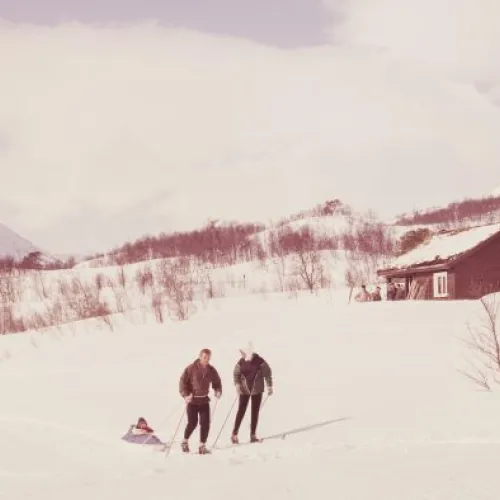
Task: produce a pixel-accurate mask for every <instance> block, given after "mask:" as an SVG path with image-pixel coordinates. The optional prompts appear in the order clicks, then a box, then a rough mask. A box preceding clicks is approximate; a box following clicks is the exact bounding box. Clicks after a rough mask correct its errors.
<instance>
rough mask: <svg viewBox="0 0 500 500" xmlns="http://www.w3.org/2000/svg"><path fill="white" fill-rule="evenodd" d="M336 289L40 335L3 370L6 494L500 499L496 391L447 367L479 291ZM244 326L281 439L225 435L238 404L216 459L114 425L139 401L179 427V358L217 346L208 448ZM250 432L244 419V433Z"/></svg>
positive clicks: (0, 423) (461, 357)
mask: <svg viewBox="0 0 500 500" xmlns="http://www.w3.org/2000/svg"><path fill="white" fill-rule="evenodd" d="M346 293H347V292H346ZM346 293H345V294H342V296H341V297H339V298H338V299H337V298H336V297H335V296H333V298H331V299H329V300H322V299H321V298H318V299H315V298H311V297H306V296H304V297H303V298H301V299H300V300H282V299H281V298H270V299H268V301H267V302H263V301H255V300H254V301H250V300H246V299H244V298H242V299H234V300H232V301H227V302H226V303H224V302H219V303H218V304H217V307H216V308H215V309H210V308H208V309H207V310H206V311H205V312H203V313H200V314H199V315H198V316H196V317H194V318H193V320H191V321H189V322H188V323H184V324H179V325H175V324H166V325H162V326H158V325H156V324H151V325H137V326H130V327H127V328H123V329H122V330H121V331H120V332H119V333H118V334H117V333H110V332H106V331H99V332H86V331H82V332H79V333H77V334H76V335H71V336H68V337H65V338H62V339H60V340H61V341H60V342H52V341H51V339H50V335H49V334H45V336H43V338H42V337H41V338H40V339H38V341H37V346H38V347H37V348H33V349H31V350H30V349H24V350H23V349H19V350H18V351H16V354H15V355H13V356H12V358H11V359H10V360H9V361H8V362H5V363H3V364H2V370H1V372H0V393H1V394H2V408H1V409H0V437H1V439H2V447H1V449H0V497H1V498H6V499H9V500H17V499H19V500H30V499H33V500H60V499H61V500H62V499H64V500H67V499H68V498H71V500H88V499H90V498H95V499H99V500H112V499H113V500H114V499H120V500H132V499H133V500H137V499H138V498H147V499H148V500H156V499H158V500H159V499H164V498H182V499H183V500H184V499H185V500H191V499H193V500H194V499H195V498H196V499H198V498H199V497H200V496H207V495H208V496H210V497H212V496H213V497H216V498H218V499H223V500H225V499H230V498H234V496H235V495H237V496H238V499H239V500H247V499H248V500H250V499H252V500H254V499H255V498H256V497H262V498H273V500H284V499H304V500H306V499H307V498H310V497H315V498H316V497H318V498H319V497H324V496H325V495H326V496H328V497H330V496H331V497H334V498H339V499H342V500H344V499H345V500H392V499H394V500H422V499H430V500H457V499H458V500H493V499H496V498H497V496H498V490H499V489H500V478H499V477H498V473H497V472H498V465H497V464H498V459H499V457H500V427H499V426H498V424H497V422H498V415H499V414H500V400H499V397H498V395H496V394H495V393H484V392H480V391H479V390H477V389H476V388H475V387H474V386H473V385H472V384H471V383H470V382H469V381H468V380H466V379H465V377H463V376H461V375H460V374H459V373H458V372H457V369H459V368H461V367H463V366H464V364H465V363H466V362H467V354H468V353H467V351H464V349H463V345H462V344H461V343H460V338H461V337H462V335H464V334H465V329H466V327H465V323H466V320H470V319H471V318H473V317H474V316H475V315H476V313H477V311H478V309H477V308H476V306H475V305H474V304H473V303H453V304H451V303H446V304H443V303H439V304H438V303H416V302H414V303H392V304H391V303H382V304H353V305H351V306H347V305H346V304H345V302H346V301H345V296H344V295H346ZM16 337H17V339H14V340H12V342H15V343H16V345H17V344H19V343H20V342H21V340H20V337H19V336H16ZM249 339H252V340H253V341H254V344H255V346H256V349H257V351H259V352H260V354H262V355H263V356H264V357H265V358H266V359H268V360H269V362H270V363H271V365H272V367H273V370H274V378H275V394H274V395H273V396H272V398H270V400H269V402H268V403H266V406H265V407H264V408H263V410H262V418H261V422H260V426H259V432H260V435H261V436H263V437H264V438H265V437H266V436H273V435H275V434H278V433H281V432H287V433H288V435H287V436H286V438H285V439H279V438H277V439H269V440H268V441H264V442H263V443H255V444H248V445H247V444H243V445H241V446H234V447H231V446H228V440H229V434H230V427H231V425H232V421H233V418H234V412H233V414H232V416H231V417H230V418H229V420H228V424H227V427H226V429H225V430H224V432H223V433H222V436H221V439H220V441H219V443H218V446H220V447H221V449H215V450H214V452H213V454H212V455H211V456H208V457H204V456H203V457H202V456H196V455H191V454H190V455H187V456H186V455H184V454H182V453H181V451H180V449H179V440H180V435H179V434H178V435H177V436H176V439H175V441H174V446H173V448H172V450H171V453H170V455H169V456H168V457H167V458H165V453H162V452H158V451H153V450H152V449H149V448H147V447H146V446H144V447H140V446H135V445H130V444H127V443H123V442H122V441H121V440H120V438H121V436H122V435H123V434H124V433H125V432H126V430H127V428H128V425H129V424H130V423H132V422H134V421H135V420H136V419H137V417H138V416H144V417H146V418H147V419H148V420H149V422H150V423H151V425H152V426H153V427H154V428H155V429H156V430H157V432H158V435H159V437H160V438H161V439H163V440H164V441H170V440H171V439H172V436H173V432H174V429H175V427H176V425H177V423H178V421H179V417H180V415H181V411H182V401H180V398H179V396H178V392H177V391H178V378H179V375H180V372H181V370H182V369H183V368H184V366H185V365H186V364H188V363H189V362H191V361H192V360H193V359H194V357H195V356H196V353H197V351H198V350H199V349H200V348H201V347H205V346H210V347H212V348H213V351H214V358H213V363H214V365H215V366H216V367H217V369H218V370H219V373H220V374H221V377H222V379H223V383H224V395H223V398H222V399H221V402H220V403H219V407H218V410H217V413H216V415H215V418H214V421H213V424H212V430H211V436H210V439H209V442H208V444H209V445H211V444H212V443H213V441H214V440H215V438H216V436H217V434H218V432H219V430H220V427H221V425H222V423H223V421H224V419H225V417H226V415H227V412H228V411H229V408H230V407H231V404H232V402H233V399H234V392H233V389H232V378H231V377H232V367H233V366H234V363H235V362H236V360H237V349H238V347H239V346H240V345H244V344H246V342H247V341H248V340H249ZM0 342H2V343H3V344H6V345H7V347H8V346H9V343H10V342H11V339H10V338H8V337H4V338H1V339H0ZM167 416H168V417H169V418H168V421H167V419H166V417H167ZM340 419H345V420H340ZM327 420H333V422H332V423H331V424H330V425H324V423H325V421H327ZM309 426H311V428H309V429H304V427H309ZM294 431H297V432H295V433H294ZM181 432H182V426H181ZM247 432H248V416H247V418H246V420H245V421H244V423H243V426H242V430H241V434H240V439H241V440H242V441H244V440H245V439H247V435H246V433H247ZM196 445H197V431H195V435H194V436H193V439H192V440H191V447H192V449H193V450H194V449H195V448H196Z"/></svg>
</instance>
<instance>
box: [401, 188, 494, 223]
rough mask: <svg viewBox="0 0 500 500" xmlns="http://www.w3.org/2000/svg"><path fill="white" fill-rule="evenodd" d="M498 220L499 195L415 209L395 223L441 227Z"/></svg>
mask: <svg viewBox="0 0 500 500" xmlns="http://www.w3.org/2000/svg"><path fill="white" fill-rule="evenodd" d="M471 221H475V222H478V223H488V222H498V221H500V196H489V197H485V198H472V199H465V200H462V201H457V202H454V203H450V204H449V205H447V206H445V207H441V208H434V209H430V210H415V211H414V212H413V213H412V214H407V215H401V216H399V217H398V219H397V221H396V223H397V224H399V225H402V226H414V225H419V224H421V225H438V226H440V227H442V228H447V227H457V226H462V225H464V224H470V222H471Z"/></svg>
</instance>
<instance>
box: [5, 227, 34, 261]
mask: <svg viewBox="0 0 500 500" xmlns="http://www.w3.org/2000/svg"><path fill="white" fill-rule="evenodd" d="M37 250H40V249H39V248H37V247H36V246H35V245H33V243H31V241H28V240H27V239H26V238H23V237H22V236H20V235H19V234H17V233H15V232H14V231H12V229H9V228H8V227H7V226H6V225H5V224H2V223H1V222H0V258H1V257H6V256H11V257H15V258H17V259H22V258H23V257H25V256H26V255H28V254H29V253H30V252H36V251H37Z"/></svg>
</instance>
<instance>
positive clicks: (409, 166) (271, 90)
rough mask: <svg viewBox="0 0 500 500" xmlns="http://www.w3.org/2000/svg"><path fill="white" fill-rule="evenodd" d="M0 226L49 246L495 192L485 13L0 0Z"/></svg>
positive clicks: (402, 5)
mask: <svg viewBox="0 0 500 500" xmlns="http://www.w3.org/2000/svg"><path fill="white" fill-rule="evenodd" d="M0 18H2V19H3V21H1V22H0V68H1V77H0V219H1V220H2V221H3V222H4V223H6V224H7V225H8V226H10V227H11V228H12V229H14V230H16V231H17V232H19V233H20V234H22V235H23V236H25V237H27V238H29V239H31V240H32V241H33V242H34V243H35V244H38V245H41V246H43V247H45V248H47V249H48V250H50V251H54V252H76V253H86V252H90V251H97V250H105V249H107V248H109V247H111V246H114V245H117V244H120V243H122V242H124V241H125V240H127V239H130V238H135V237H138V236H140V235H142V234H144V233H152V232H159V231H169V230H172V229H182V228H191V227H194V226H196V225H199V224H202V223H203V222H205V221H206V220H207V219H209V218H217V217H220V218H226V219H249V220H261V221H264V222H266V221H268V220H269V219H270V218H272V217H277V216H281V215H285V214H287V213H289V212H292V211H296V210H301V209H303V208H308V207H310V206H311V205H314V204H316V203H319V202H321V201H324V200H326V199H331V198H336V197H340V198H341V199H343V200H345V201H346V202H347V203H351V204H353V205H354V206H355V207H358V208H360V209H367V208H373V209H375V210H376V211H378V212H379V213H381V214H382V215H383V216H390V215H393V214H395V213H397V212H400V211H404V210H411V209H412V208H413V207H415V206H426V205H430V204H438V203H445V202H447V201H449V200H451V199H454V198H460V197H463V196H466V195H477V194H481V193H485V192H488V191H491V190H492V189H494V188H495V187H497V186H498V185H499V184H500V169H499V164H500V140H499V132H500V31H499V30H498V19H500V2H498V0H461V1H460V2H458V1H456V0H421V1H419V2H415V1H414V0H324V1H320V0H317V1H315V0H251V1H250V0H248V1H247V0H170V1H169V0H140V1H139V0H86V1H85V2H84V1H76V0H44V1H43V2H40V1H38V0H31V1H28V0H0Z"/></svg>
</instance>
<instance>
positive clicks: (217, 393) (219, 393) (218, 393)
mask: <svg viewBox="0 0 500 500" xmlns="http://www.w3.org/2000/svg"><path fill="white" fill-rule="evenodd" d="M214 396H215V397H216V398H217V399H219V398H220V397H221V396H222V391H215V392H214Z"/></svg>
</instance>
